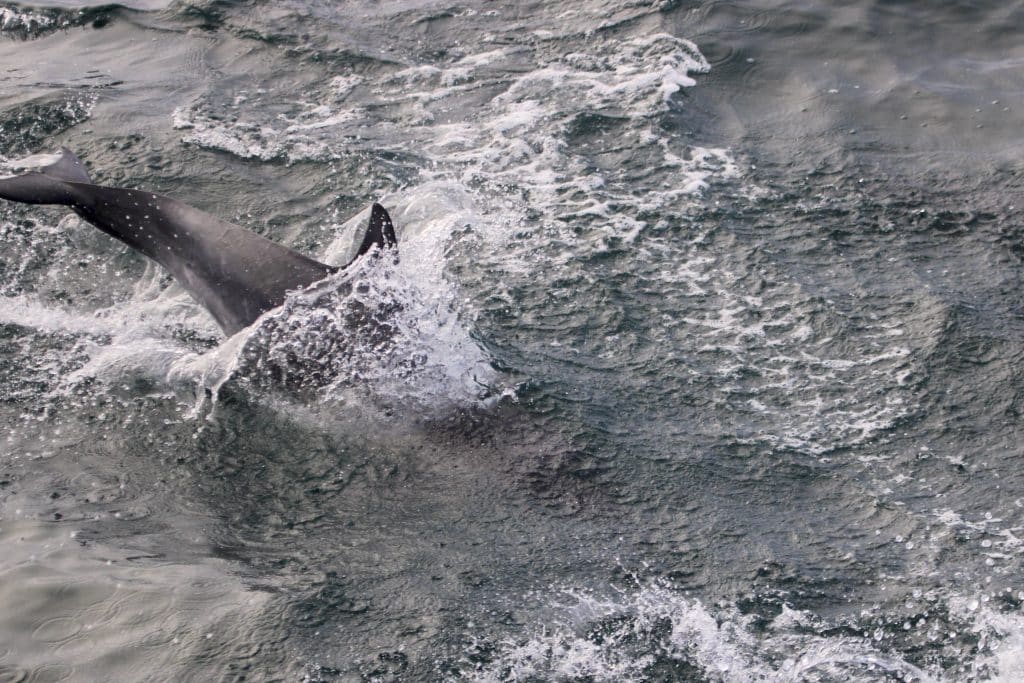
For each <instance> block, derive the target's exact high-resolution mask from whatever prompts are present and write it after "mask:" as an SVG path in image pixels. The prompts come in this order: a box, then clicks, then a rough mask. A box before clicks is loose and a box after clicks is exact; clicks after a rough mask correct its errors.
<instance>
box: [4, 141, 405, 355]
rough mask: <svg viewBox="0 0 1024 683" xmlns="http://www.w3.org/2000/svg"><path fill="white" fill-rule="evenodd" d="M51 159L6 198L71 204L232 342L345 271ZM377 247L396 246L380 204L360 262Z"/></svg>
mask: <svg viewBox="0 0 1024 683" xmlns="http://www.w3.org/2000/svg"><path fill="white" fill-rule="evenodd" d="M49 161H52V163H50V164H49V165H47V166H43V167H41V168H39V169H38V170H37V171H35V172H31V173H26V174H24V175H19V176H15V177H11V178H3V179H0V198H3V199H9V200H12V201H16V202H24V203H27V204H63V205H65V206H70V207H71V209H72V210H73V211H74V212H75V213H77V214H78V215H79V216H81V217H82V218H84V219H85V220H86V221H88V222H89V223H92V224H93V225H95V226H96V227H97V228H99V229H100V230H102V231H103V232H105V233H107V234H108V235H110V236H112V237H115V238H117V239H119V240H121V241H122V242H124V243H125V244H127V245H128V246H130V247H131V248H133V249H135V250H136V251H138V252H141V253H142V254H144V255H145V256H148V257H149V258H151V259H153V260H154V261H156V262H157V263H159V264H160V265H161V266H163V267H164V268H166V269H167V270H168V271H170V273H171V275H173V276H174V279H175V280H177V281H178V282H179V283H180V284H181V286H182V287H184V288H185V290H186V291H188V293H189V294H191V295H192V297H193V298H194V299H196V301H198V302H199V303H201V304H202V305H203V306H205V307H206V309H207V310H208V311H209V312H210V314H211V315H212V316H213V317H214V319H215V320H216V321H217V324H219V325H220V327H221V329H222V330H224V333H225V334H227V335H229V336H230V335H233V334H234V333H236V332H238V331H239V330H241V329H243V328H245V327H248V326H249V325H251V324H252V323H253V322H255V321H256V319H257V318H259V317H260V316H261V315H262V314H263V313H265V312H267V311H269V310H271V309H273V308H277V307H278V306H280V305H281V304H282V303H284V299H285V295H286V294H287V293H288V292H289V291H292V290H296V289H302V288H303V287H306V286H308V285H311V284H313V283H314V282H317V281H319V280H322V279H323V278H325V277H327V276H328V275H331V274H333V273H336V272H338V271H339V270H340V269H339V268H335V267H334V266H329V265H327V264H324V263H320V262H318V261H314V260H313V259H310V258H307V257H305V256H303V255H302V254H299V253H298V252H296V251H292V250H291V249H289V248H287V247H284V246H282V245H280V244H277V243H276V242H271V241H270V240H268V239H266V238H265V237H262V236H260V235H257V234H256V233H254V232H252V231H250V230H246V229H245V228H241V227H239V226H237V225H232V224H231V223H226V222H224V221H222V220H220V219H218V218H214V217H213V216H211V215H209V214H207V213H204V212H202V211H200V210H198V209H194V208H192V207H191V206H188V205H186V204H183V203H181V202H179V201H177V200H175V199H171V198H169V197H164V196H161V195H158V194H153V193H152V192H145V191H142V190H126V189H122V188H116V187H103V186H101V185H94V184H93V183H92V181H91V180H90V179H89V175H88V174H87V173H86V172H85V169H84V168H83V167H82V164H81V162H79V160H78V158H77V157H76V156H75V155H74V154H73V153H72V152H71V151H70V150H68V149H66V148H63V149H61V151H60V155H59V157H54V158H53V159H50V160H49ZM374 246H376V247H379V248H380V249H381V250H384V249H394V248H395V247H396V246H397V240H396V238H395V229H394V227H393V226H392V224H391V218H390V217H389V216H388V213H387V211H385V210H384V208H383V207H382V206H381V205H380V204H374V205H373V210H372V212H371V214H370V226H369V228H368V229H367V231H366V235H365V237H364V238H363V242H362V244H361V245H360V247H359V251H358V253H357V254H356V256H355V258H354V259H353V261H355V260H356V259H358V258H359V257H360V256H362V255H364V254H366V253H367V252H369V251H370V250H371V249H372V248H373V247H374ZM348 265H351V262H350V263H349V264H348ZM346 267H347V266H346Z"/></svg>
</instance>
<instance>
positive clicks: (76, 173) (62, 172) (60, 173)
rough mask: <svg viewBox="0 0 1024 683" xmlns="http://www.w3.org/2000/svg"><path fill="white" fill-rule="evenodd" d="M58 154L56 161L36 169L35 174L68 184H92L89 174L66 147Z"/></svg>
mask: <svg viewBox="0 0 1024 683" xmlns="http://www.w3.org/2000/svg"><path fill="white" fill-rule="evenodd" d="M58 154H59V158H58V159H57V161H55V162H54V163H52V164H50V165H48V166H43V167H41V168H38V169H36V170H37V172H38V173H42V174H43V175H47V176H50V177H51V178H56V179H57V180H66V181H67V182H70V183H91V182H92V179H91V178H89V174H88V173H86V171H85V167H84V166H82V162H81V161H79V160H78V157H76V156H75V153H74V152H72V151H71V150H70V149H68V148H67V147H61V148H60V152H59V153H58Z"/></svg>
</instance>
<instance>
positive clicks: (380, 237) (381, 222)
mask: <svg viewBox="0 0 1024 683" xmlns="http://www.w3.org/2000/svg"><path fill="white" fill-rule="evenodd" d="M374 247H379V248H380V250H381V251H384V250H385V249H395V248H396V247H398V238H396V237H395V226H394V225H392V223H391V216H389V215H388V212H387V211H385V210H384V207H383V206H381V205H380V204H374V205H373V208H372V209H371V210H370V227H368V228H367V229H366V235H364V236H363V243H362V244H360V245H359V251H358V252H356V256H355V258H354V259H352V260H353V261H355V260H356V259H358V258H360V257H361V256H363V255H364V254H366V253H367V252H369V251H370V250H371V249H373V248H374Z"/></svg>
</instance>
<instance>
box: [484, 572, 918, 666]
mask: <svg viewBox="0 0 1024 683" xmlns="http://www.w3.org/2000/svg"><path fill="white" fill-rule="evenodd" d="M540 599H542V600H543V599H544V598H543V597H541V598H540ZM547 601H548V602H549V614H550V616H549V617H548V619H547V620H546V621H545V623H544V624H543V626H541V625H537V624H535V625H534V626H533V627H532V629H531V628H530V627H527V629H528V631H529V633H528V635H526V636H524V637H523V638H519V639H514V640H504V641H501V642H498V643H493V642H480V637H479V636H478V646H477V647H478V648H480V649H481V650H482V651H483V652H487V653H489V654H488V655H486V658H487V660H488V661H487V663H486V664H483V665H477V666H474V667H472V670H471V671H467V672H466V674H465V677H466V678H467V679H469V680H474V681H499V680H502V681H505V680H512V681H517V680H535V679H541V680H578V679H586V680H594V681H600V682H609V683H611V682H613V681H615V682H620V681H621V682H623V683H628V682H632V681H637V682H639V681H645V680H648V673H649V672H648V670H649V668H650V667H651V666H652V665H655V663H656V662H658V661H661V662H665V661H668V662H672V661H678V662H686V663H687V664H688V665H689V666H691V667H693V668H695V669H696V670H697V671H699V672H700V675H701V676H702V677H703V678H705V679H707V680H711V681H719V682H721V683H749V682H754V681H762V682H771V683H799V682H802V681H808V680H845V681H863V682H864V683H867V682H868V681H875V680H879V678H878V677H879V676H883V677H886V680H888V679H889V678H897V679H899V680H905V681H916V682H917V683H930V682H932V681H935V680H938V679H937V678H936V677H935V675H934V674H933V673H931V672H927V671H924V670H923V669H921V668H919V667H917V666H914V665H913V664H910V663H909V662H906V661H904V660H902V659H901V658H899V657H898V656H895V655H893V654H891V653H888V652H885V651H882V650H880V649H878V647H877V644H876V643H875V642H873V640H872V639H871V638H854V637H849V636H828V635H818V634H817V631H821V630H825V625H824V624H822V623H821V622H820V620H819V619H817V618H816V617H814V616H813V615H811V614H810V613H808V612H801V611H797V610H793V609H791V608H789V607H784V608H783V609H782V612H781V613H780V614H779V615H778V616H777V617H776V618H775V619H774V620H773V621H772V622H771V624H770V626H769V628H768V629H767V630H765V629H763V628H761V627H759V626H756V625H755V623H754V622H755V620H754V617H753V616H746V615H744V614H742V613H741V612H740V611H739V610H738V609H736V607H735V606H732V605H725V604H720V605H718V606H716V607H714V608H710V607H708V606H706V605H704V604H703V603H701V602H700V601H699V600H696V599H694V598H690V597H687V596H685V595H684V594H682V593H680V592H679V591H677V590H674V589H672V588H670V587H669V586H667V585H658V584H650V585H647V586H642V587H637V588H636V589H634V590H630V591H619V592H618V593H617V595H615V597H607V596H598V595H596V594H594V593H593V592H589V591H579V590H573V589H567V590H563V591H559V592H556V593H554V594H553V595H551V596H550V597H548V598H547ZM478 656H479V655H478Z"/></svg>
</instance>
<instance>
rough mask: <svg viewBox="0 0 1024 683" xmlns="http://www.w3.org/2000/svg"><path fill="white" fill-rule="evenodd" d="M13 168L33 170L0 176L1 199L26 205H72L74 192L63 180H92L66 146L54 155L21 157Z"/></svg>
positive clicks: (75, 181) (86, 181) (88, 181)
mask: <svg viewBox="0 0 1024 683" xmlns="http://www.w3.org/2000/svg"><path fill="white" fill-rule="evenodd" d="M14 165H15V167H16V168H23V169H32V171H31V172H29V173H26V174H24V175H19V176H14V177H11V178H2V179H0V198H3V199H10V200H11V201H15V202H23V203H25V204H69V205H70V204H74V202H75V199H76V197H75V194H74V193H73V192H72V188H70V187H69V186H68V185H67V184H66V183H67V182H72V183H87V184H88V183H91V182H92V181H91V180H90V179H89V174H88V173H86V171H85V167H84V166H82V162H80V161H79V160H78V157H76V156H75V155H74V153H73V152H72V151H71V150H69V149H68V148H67V147H62V148H61V150H60V152H59V153H57V154H37V155H35V156H31V157H28V158H27V159H22V160H20V161H18V162H16V163H15V164H14Z"/></svg>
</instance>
